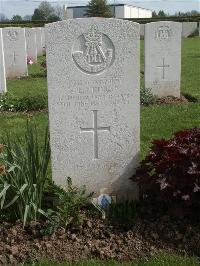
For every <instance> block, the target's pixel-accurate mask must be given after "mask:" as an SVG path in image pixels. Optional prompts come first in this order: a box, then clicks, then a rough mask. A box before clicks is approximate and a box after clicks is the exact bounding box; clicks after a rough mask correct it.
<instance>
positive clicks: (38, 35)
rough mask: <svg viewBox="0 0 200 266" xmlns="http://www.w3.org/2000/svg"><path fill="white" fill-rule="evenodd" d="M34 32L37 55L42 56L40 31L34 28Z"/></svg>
mask: <svg viewBox="0 0 200 266" xmlns="http://www.w3.org/2000/svg"><path fill="white" fill-rule="evenodd" d="M35 30H36V42H37V55H38V56H41V55H43V48H42V30H41V28H35Z"/></svg>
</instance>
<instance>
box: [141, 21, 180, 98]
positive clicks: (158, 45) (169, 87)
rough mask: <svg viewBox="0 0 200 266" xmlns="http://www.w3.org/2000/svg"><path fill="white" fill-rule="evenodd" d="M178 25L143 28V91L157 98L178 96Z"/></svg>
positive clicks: (151, 25)
mask: <svg viewBox="0 0 200 266" xmlns="http://www.w3.org/2000/svg"><path fill="white" fill-rule="evenodd" d="M181 27H182V25H181V23H179V22H171V21H159V22H153V23H148V24H146V25H145V73H144V75H145V88H150V89H152V93H153V94H155V95H157V96H159V97H164V96H169V95H170V96H175V97H180V78H181Z"/></svg>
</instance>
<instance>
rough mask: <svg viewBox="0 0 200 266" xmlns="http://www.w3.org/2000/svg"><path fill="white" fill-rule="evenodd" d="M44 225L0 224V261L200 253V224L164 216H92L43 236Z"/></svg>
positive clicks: (12, 262) (118, 258)
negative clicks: (127, 221) (119, 221)
mask: <svg viewBox="0 0 200 266" xmlns="http://www.w3.org/2000/svg"><path fill="white" fill-rule="evenodd" d="M41 227H42V225H41V224H39V223H38V224H32V226H29V227H28V228H26V229H23V228H22V224H21V222H17V223H15V224H14V225H13V224H9V223H2V224H1V225H0V263H1V264H4V265H8V264H17V263H21V262H25V261H26V262H27V261H34V260H39V259H42V258H49V259H52V260H56V261H63V260H70V261H72V260H79V259H84V258H94V257H95V258H100V259H106V260H107V259H114V260H118V261H128V260H134V259H136V258H139V257H144V256H145V255H154V254H158V253H159V252H161V251H165V252H173V253H178V254H185V252H186V253H187V254H189V255H197V256H200V225H198V224H196V225H194V224H190V222H188V221H187V220H181V219H180V220H172V219H171V218H170V217H169V216H163V217H161V218H159V219H158V218H157V219H156V220H149V219H148V220H147V219H143V220H141V219H138V220H137V221H135V223H134V225H133V226H132V227H129V228H126V227H125V226H122V225H121V226H120V225H117V226H112V225H109V224H107V223H106V222H104V221H103V220H101V219H96V218H93V219H88V220H86V221H85V222H84V223H83V225H82V227H81V228H79V229H70V230H66V229H64V228H61V229H59V230H58V231H57V232H56V233H54V234H53V235H46V236H45V235H42V234H41V232H40V230H41Z"/></svg>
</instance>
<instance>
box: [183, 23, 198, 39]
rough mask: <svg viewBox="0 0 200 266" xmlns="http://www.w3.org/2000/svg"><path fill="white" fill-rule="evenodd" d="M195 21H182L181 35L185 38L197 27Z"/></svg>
mask: <svg viewBox="0 0 200 266" xmlns="http://www.w3.org/2000/svg"><path fill="white" fill-rule="evenodd" d="M197 27H198V26H197V22H183V23H182V37H184V38H187V37H188V36H190V35H191V34H192V33H194V32H195V30H196V29H197Z"/></svg>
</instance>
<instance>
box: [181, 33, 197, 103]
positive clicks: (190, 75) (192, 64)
mask: <svg viewBox="0 0 200 266" xmlns="http://www.w3.org/2000/svg"><path fill="white" fill-rule="evenodd" d="M181 91H182V93H189V94H191V95H192V96H194V97H196V98H197V99H198V101H200V38H199V37H196V38H185V39H184V40H183V42H182V73H181Z"/></svg>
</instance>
